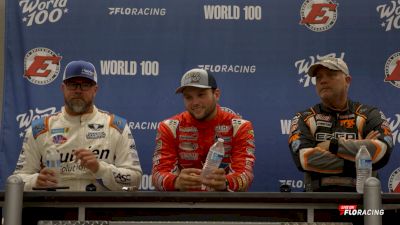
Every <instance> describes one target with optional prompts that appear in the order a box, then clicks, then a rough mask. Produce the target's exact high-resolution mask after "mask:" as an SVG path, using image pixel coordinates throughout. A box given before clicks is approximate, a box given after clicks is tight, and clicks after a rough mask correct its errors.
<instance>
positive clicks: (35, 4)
mask: <svg viewBox="0 0 400 225" xmlns="http://www.w3.org/2000/svg"><path fill="white" fill-rule="evenodd" d="M67 2H68V0H44V1H43V0H42V1H41V0H20V1H19V6H20V7H21V8H22V14H23V18H22V21H23V22H24V23H26V26H28V27H29V26H32V25H33V24H37V25H42V24H44V23H46V22H50V23H55V22H57V21H59V20H60V19H61V17H62V16H63V15H64V14H65V13H68V9H67V8H66V6H67Z"/></svg>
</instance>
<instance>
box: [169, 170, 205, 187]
mask: <svg viewBox="0 0 400 225" xmlns="http://www.w3.org/2000/svg"><path fill="white" fill-rule="evenodd" d="M200 174H201V169H195V168H188V169H182V170H181V173H180V174H179V176H178V177H177V178H176V180H175V189H177V190H180V191H186V190H190V189H201V179H200Z"/></svg>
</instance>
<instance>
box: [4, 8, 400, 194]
mask: <svg viewBox="0 0 400 225" xmlns="http://www.w3.org/2000/svg"><path fill="white" fill-rule="evenodd" d="M399 29H400V0H397V1H388V0H387V1H382V0H381V1H377V0H369V1H362V0H352V1H345V0H342V1H340V0H338V1H331V0H299V1H291V0H268V1H265V0H218V1H215V0H212V1H211V0H210V1H207V0H191V1H187V0H168V1H165V0H136V1H123V0H102V1H97V0H85V1H70V0H6V33H5V35H6V36H5V45H6V46H5V51H6V52H5V85H4V106H3V118H2V126H1V130H0V132H1V136H0V138H1V140H0V189H4V183H5V180H6V178H7V177H8V176H9V175H10V174H11V173H12V171H13V170H14V167H15V163H16V160H17V158H18V155H19V151H20V147H21V142H22V140H23V135H24V133H25V130H26V129H27V128H28V127H29V125H30V123H31V121H32V120H33V119H34V118H36V117H41V116H45V115H47V114H50V113H53V112H55V111H58V110H59V109H60V107H61V106H62V104H63V97H62V93H61V91H60V84H61V82H62V71H63V70H64V67H65V65H66V63H68V62H69V61H71V60H77V59H83V60H88V61H91V62H93V63H94V65H95V66H96V68H97V72H98V75H99V77H98V79H99V86H100V88H99V92H98V95H97V98H96V105H97V106H98V107H99V108H101V109H104V110H107V111H110V112H113V113H116V114H119V115H120V116H123V117H125V118H127V120H128V121H129V125H130V127H131V130H132V132H133V134H134V137H135V140H136V143H137V147H138V151H139V156H140V160H141V164H142V167H143V170H144V173H145V175H144V176H143V181H142V187H141V189H142V190H154V187H153V186H152V185H151V183H150V180H151V179H150V177H149V174H150V171H151V156H152V153H153V149H154V147H155V142H154V139H155V130H156V127H157V124H158V122H159V121H161V120H163V119H165V118H167V117H170V116H172V115H174V114H176V113H179V112H181V111H183V110H184V108H183V103H182V97H181V96H180V95H176V94H175V93H174V90H175V88H176V87H177V86H178V85H179V82H180V77H181V76H182V74H183V73H184V72H185V71H187V70H189V69H191V68H194V67H200V68H204V69H207V70H209V71H211V72H213V73H214V75H215V76H216V79H217V81H218V84H219V86H220V88H221V90H222V98H221V101H220V104H221V105H222V106H225V107H228V108H230V109H232V110H234V111H235V112H236V113H239V114H241V115H242V116H243V117H244V118H245V119H248V120H251V121H252V122H253V124H254V129H255V137H256V146H257V148H256V157H257V160H256V164H255V180H254V183H253V185H252V187H251V191H278V190H279V186H280V185H281V184H282V183H285V184H289V185H290V186H292V188H293V189H294V190H295V191H296V190H298V191H300V190H302V186H303V182H302V173H301V172H299V171H297V169H296V168H295V166H294V163H293V160H292V158H291V156H290V152H289V149H288V147H287V139H288V131H289V126H290V119H291V118H292V117H293V115H294V114H295V113H296V112H297V111H300V110H303V109H306V108H307V107H309V106H311V105H314V104H316V103H318V102H319V99H318V97H317V96H316V93H315V85H314V84H315V81H314V80H313V79H310V77H309V76H308V75H307V74H306V71H307V69H308V67H309V66H310V65H311V64H312V63H313V62H314V61H315V60H317V59H318V58H320V57H323V56H328V55H331V56H337V57H342V58H343V59H344V60H345V61H346V62H347V63H348V65H349V69H350V73H351V75H352V77H353V81H352V84H351V87H350V89H351V90H350V96H351V98H352V99H353V100H358V101H361V102H364V103H367V104H371V105H376V106H378V107H379V108H380V109H381V110H382V111H383V112H385V114H386V116H387V118H388V120H389V122H390V124H391V128H392V130H393V136H394V141H395V143H396V144H399V142H400V135H399V130H400V128H399V124H400V107H399V105H400V104H399V91H400V90H399V88H400V46H399V40H400V30H399ZM398 146H399V145H397V146H396V147H395V149H394V152H393V155H392V157H391V160H390V162H389V164H388V165H387V166H386V167H385V168H384V169H383V170H382V171H381V175H382V176H381V178H382V186H383V190H384V191H388V190H389V189H393V187H394V186H397V185H398V184H399V181H400V169H399V167H400V153H399V152H398V148H399V147H398Z"/></svg>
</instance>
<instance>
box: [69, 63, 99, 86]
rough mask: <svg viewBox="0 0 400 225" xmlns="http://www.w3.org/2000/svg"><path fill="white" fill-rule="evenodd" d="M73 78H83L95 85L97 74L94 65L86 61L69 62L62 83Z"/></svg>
mask: <svg viewBox="0 0 400 225" xmlns="http://www.w3.org/2000/svg"><path fill="white" fill-rule="evenodd" d="M73 77H84V78H87V79H89V80H92V81H94V82H96V83H97V73H96V69H95V67H94V65H93V64H92V63H90V62H86V61H82V60H79V61H71V62H70V63H68V64H67V66H66V67H65V70H64V76H63V81H65V80H68V79H70V78H73Z"/></svg>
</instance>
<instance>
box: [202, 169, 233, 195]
mask: <svg viewBox="0 0 400 225" xmlns="http://www.w3.org/2000/svg"><path fill="white" fill-rule="evenodd" d="M203 184H204V185H206V186H208V187H210V188H212V189H214V190H215V191H225V190H226V189H227V187H226V175H225V170H224V169H222V168H219V169H216V170H214V171H213V172H212V173H211V174H210V175H208V176H207V177H206V179H203Z"/></svg>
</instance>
